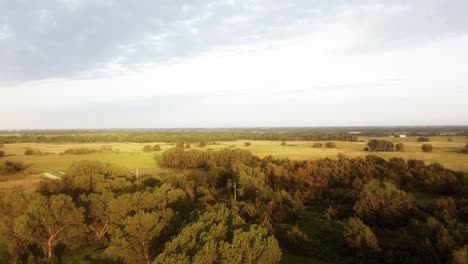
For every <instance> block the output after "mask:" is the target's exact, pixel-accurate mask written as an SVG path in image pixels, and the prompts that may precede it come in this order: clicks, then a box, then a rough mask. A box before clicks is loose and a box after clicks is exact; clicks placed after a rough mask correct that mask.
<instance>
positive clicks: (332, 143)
mask: <svg viewBox="0 0 468 264" xmlns="http://www.w3.org/2000/svg"><path fill="white" fill-rule="evenodd" d="M325 147H326V148H336V143H335V142H326V143H325Z"/></svg>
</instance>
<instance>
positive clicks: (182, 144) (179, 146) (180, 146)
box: [176, 142, 184, 148]
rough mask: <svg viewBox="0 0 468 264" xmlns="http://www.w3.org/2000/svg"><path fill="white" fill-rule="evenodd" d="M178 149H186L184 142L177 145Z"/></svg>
mask: <svg viewBox="0 0 468 264" xmlns="http://www.w3.org/2000/svg"><path fill="white" fill-rule="evenodd" d="M176 148H184V143H183V142H179V143H177V144H176Z"/></svg>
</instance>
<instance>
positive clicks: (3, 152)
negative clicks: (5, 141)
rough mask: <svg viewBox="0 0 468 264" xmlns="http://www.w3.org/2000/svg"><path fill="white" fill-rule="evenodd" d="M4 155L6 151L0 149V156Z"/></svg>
mask: <svg viewBox="0 0 468 264" xmlns="http://www.w3.org/2000/svg"><path fill="white" fill-rule="evenodd" d="M3 157H5V151H3V150H0V158H3Z"/></svg>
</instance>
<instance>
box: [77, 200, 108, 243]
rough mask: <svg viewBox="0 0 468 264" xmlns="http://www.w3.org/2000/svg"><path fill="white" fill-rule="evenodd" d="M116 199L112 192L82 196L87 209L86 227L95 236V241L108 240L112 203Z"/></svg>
mask: <svg viewBox="0 0 468 264" xmlns="http://www.w3.org/2000/svg"><path fill="white" fill-rule="evenodd" d="M113 199H114V194H113V193H111V192H103V193H102V194H96V193H91V194H89V195H84V194H83V195H81V196H80V201H81V202H82V203H83V204H85V207H86V225H87V226H88V227H89V229H90V230H91V231H92V233H93V234H94V239H95V240H96V241H99V242H106V241H104V240H105V238H107V235H108V233H109V229H110V225H111V210H110V206H109V204H110V202H111V201H112V200H113Z"/></svg>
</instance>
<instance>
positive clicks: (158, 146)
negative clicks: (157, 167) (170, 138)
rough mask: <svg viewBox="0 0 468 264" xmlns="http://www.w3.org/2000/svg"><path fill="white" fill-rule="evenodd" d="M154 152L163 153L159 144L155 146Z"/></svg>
mask: <svg viewBox="0 0 468 264" xmlns="http://www.w3.org/2000/svg"><path fill="white" fill-rule="evenodd" d="M152 150H153V151H161V146H160V145H159V144H156V145H154V146H153V149H152Z"/></svg>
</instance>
